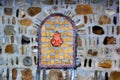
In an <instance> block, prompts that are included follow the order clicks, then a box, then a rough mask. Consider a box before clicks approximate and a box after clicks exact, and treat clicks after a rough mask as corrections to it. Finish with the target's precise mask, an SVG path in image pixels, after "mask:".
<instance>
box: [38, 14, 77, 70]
mask: <svg viewBox="0 0 120 80" xmlns="http://www.w3.org/2000/svg"><path fill="white" fill-rule="evenodd" d="M75 53H76V29H75V25H74V21H72V19H71V18H70V17H68V16H65V15H64V14H61V13H54V14H51V15H49V16H48V17H46V18H45V19H44V20H43V21H42V22H41V24H40V26H39V28H38V59H39V60H38V67H39V68H74V67H75V63H76V62H75Z"/></svg>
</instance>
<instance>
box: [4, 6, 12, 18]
mask: <svg viewBox="0 0 120 80" xmlns="http://www.w3.org/2000/svg"><path fill="white" fill-rule="evenodd" d="M12 13H13V9H12V8H5V9H4V14H5V15H9V16H11V15H12Z"/></svg>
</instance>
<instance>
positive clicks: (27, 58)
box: [23, 56, 32, 66]
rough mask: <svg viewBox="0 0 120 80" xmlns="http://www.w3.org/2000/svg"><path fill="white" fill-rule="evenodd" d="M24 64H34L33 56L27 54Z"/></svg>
mask: <svg viewBox="0 0 120 80" xmlns="http://www.w3.org/2000/svg"><path fill="white" fill-rule="evenodd" d="M23 65H24V66H31V65H32V58H31V57H29V56H26V57H25V58H24V59H23Z"/></svg>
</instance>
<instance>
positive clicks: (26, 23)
mask: <svg viewBox="0 0 120 80" xmlns="http://www.w3.org/2000/svg"><path fill="white" fill-rule="evenodd" d="M18 22H19V23H20V25H22V26H25V27H29V26H31V25H32V24H33V21H32V20H31V19H29V18H24V19H22V20H18Z"/></svg>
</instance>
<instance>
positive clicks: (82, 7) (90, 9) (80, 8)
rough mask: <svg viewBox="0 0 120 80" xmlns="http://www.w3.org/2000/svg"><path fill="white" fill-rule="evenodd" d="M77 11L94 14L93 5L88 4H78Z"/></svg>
mask: <svg viewBox="0 0 120 80" xmlns="http://www.w3.org/2000/svg"><path fill="white" fill-rule="evenodd" d="M75 12H76V14H78V15H85V14H92V13H93V7H92V6H90V5H87V4H80V5H77V7H76V9H75Z"/></svg>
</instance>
